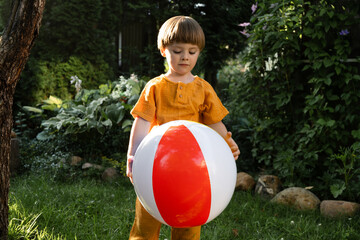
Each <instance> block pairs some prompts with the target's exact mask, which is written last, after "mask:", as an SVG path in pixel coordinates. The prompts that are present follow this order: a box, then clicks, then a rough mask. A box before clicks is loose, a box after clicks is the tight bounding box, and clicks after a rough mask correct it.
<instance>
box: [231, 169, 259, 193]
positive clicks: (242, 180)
mask: <svg viewBox="0 0 360 240" xmlns="http://www.w3.org/2000/svg"><path fill="white" fill-rule="evenodd" d="M254 186H255V180H254V178H253V177H252V176H250V175H249V174H247V173H245V172H239V173H238V174H237V177H236V185H235V189H236V190H243V191H249V190H252V189H253V188H254Z"/></svg>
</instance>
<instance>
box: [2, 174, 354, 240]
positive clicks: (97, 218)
mask: <svg viewBox="0 0 360 240" xmlns="http://www.w3.org/2000/svg"><path fill="white" fill-rule="evenodd" d="M134 202H135V193H134V190H133V188H132V185H131V184H130V183H129V181H128V180H127V179H126V178H124V177H123V178H121V179H120V180H118V181H116V182H113V183H106V182H102V181H98V180H94V179H87V178H83V179H79V180H77V181H76V182H73V183H64V182H59V181H54V180H51V178H50V177H49V176H47V175H46V174H43V175H35V174H27V175H21V176H16V177H13V178H12V179H11V187H10V200H9V207H10V214H9V215H10V217H9V221H10V227H9V239H46V240H52V239H68V240H73V239H79V240H87V239H88V240H90V239H91V240H94V239H101V240H107V239H127V238H128V233H129V231H130V228H131V225H132V221H133V217H134ZM359 226H360V217H359V216H358V215H357V216H355V217H353V218H344V219H338V220H330V219H326V218H323V217H321V216H320V214H319V212H318V211H315V212H300V211H296V210H294V209H291V208H289V207H284V206H279V205H275V204H271V203H269V202H267V201H265V200H262V199H261V198H259V197H258V196H254V195H253V194H252V193H249V192H241V191H236V192H235V194H234V196H233V198H232V200H231V202H230V204H229V206H228V207H227V208H226V209H225V211H224V212H223V213H222V214H221V215H220V216H219V217H217V218H216V219H214V220H213V221H212V222H210V223H208V224H206V225H205V226H203V228H202V239H206V240H211V239H216V240H222V239H224V240H229V239H246V240H255V239H256V240H260V239H264V240H265V239H266V240H268V239H269V240H270V239H277V240H281V239H283V240H285V239H287V240H290V239H291V240H293V239H299V240H300V239H301V240H303V239H304V240H307V239H323V240H332V239H333V240H342V239H354V240H355V239H357V240H358V239H360V229H359ZM169 234H170V228H169V227H167V226H164V227H162V229H161V234H160V239H161V240H164V239H168V240H170V235H169Z"/></svg>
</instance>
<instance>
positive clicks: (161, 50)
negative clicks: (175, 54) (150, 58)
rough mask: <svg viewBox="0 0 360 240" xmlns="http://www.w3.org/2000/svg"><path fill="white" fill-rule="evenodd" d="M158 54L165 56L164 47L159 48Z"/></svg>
mask: <svg viewBox="0 0 360 240" xmlns="http://www.w3.org/2000/svg"><path fill="white" fill-rule="evenodd" d="M160 54H161V56H163V57H166V54H165V49H164V48H162V49H160Z"/></svg>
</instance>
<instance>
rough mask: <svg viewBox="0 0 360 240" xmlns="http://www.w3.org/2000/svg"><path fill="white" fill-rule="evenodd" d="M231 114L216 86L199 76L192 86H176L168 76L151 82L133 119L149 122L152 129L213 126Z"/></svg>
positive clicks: (161, 76) (143, 93) (185, 84)
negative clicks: (178, 123)
mask: <svg viewBox="0 0 360 240" xmlns="http://www.w3.org/2000/svg"><path fill="white" fill-rule="evenodd" d="M228 113H229V112H228V110H227V109H226V108H225V107H224V106H223V104H222V103H221V101H220V99H219V97H218V96H217V95H216V93H215V91H214V89H213V88H212V86H211V85H210V84H209V83H208V82H206V81H205V80H204V79H201V78H200V77H198V76H195V78H194V80H193V81H192V82H191V83H182V82H177V83H176V82H172V81H170V80H169V79H167V78H166V77H165V76H164V75H160V76H158V77H156V78H154V79H152V80H150V81H149V82H148V83H147V84H146V86H145V88H144V89H143V91H142V93H141V95H140V98H139V100H138V102H137V103H136V105H135V106H134V108H133V109H132V110H131V114H132V116H133V117H141V118H143V119H145V120H147V121H149V122H150V123H151V127H150V129H151V128H152V127H153V126H158V125H161V124H164V123H167V122H170V121H173V120H190V121H194V122H199V123H203V124H206V125H210V124H213V123H217V122H220V121H221V120H222V119H223V118H224V117H225V116H226V115H227V114H228Z"/></svg>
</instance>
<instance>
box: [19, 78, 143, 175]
mask: <svg viewBox="0 0 360 240" xmlns="http://www.w3.org/2000/svg"><path fill="white" fill-rule="evenodd" d="M73 79H76V78H73ZM144 85H145V82H144V81H143V80H138V79H137V76H135V75H131V76H130V78H125V77H123V76H121V77H120V78H119V80H118V81H114V82H110V83H107V84H102V85H100V86H99V87H98V89H93V90H88V89H80V88H79V87H80V86H78V90H79V92H78V93H77V95H76V97H75V99H74V100H71V101H62V100H61V99H59V98H56V97H53V96H51V97H49V99H48V100H45V101H43V102H42V104H41V105H39V106H38V107H25V108H26V109H27V110H28V112H32V113H33V116H35V117H38V118H43V119H44V120H43V121H42V124H41V126H42V127H43V129H42V131H41V132H40V133H38V135H37V138H35V139H30V140H29V139H28V138H26V137H27V136H23V135H20V136H21V138H22V139H24V141H23V144H22V147H21V149H22V153H21V156H22V161H23V163H24V167H25V169H28V170H31V171H35V172H36V171H41V172H42V171H48V172H50V173H51V175H52V176H53V177H54V178H56V179H58V180H74V179H75V178H77V177H79V176H90V177H91V176H92V177H94V176H95V177H96V176H97V177H99V176H100V175H101V173H102V172H101V171H99V170H96V169H94V170H89V171H86V172H84V171H82V170H81V166H70V158H71V156H74V155H75V156H81V157H83V158H84V159H85V161H87V162H91V163H94V164H99V165H102V166H103V167H115V168H117V169H118V170H119V171H120V173H122V174H124V172H125V167H126V165H125V163H126V150H127V144H128V136H129V133H128V131H129V130H130V128H131V125H132V117H131V116H130V113H129V109H131V108H132V107H133V105H134V104H135V103H136V101H137V99H138V97H139V94H140V92H141V90H142V88H143V87H144ZM51 112H52V114H50V113H51ZM47 116H50V117H49V118H46V117H47Z"/></svg>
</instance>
